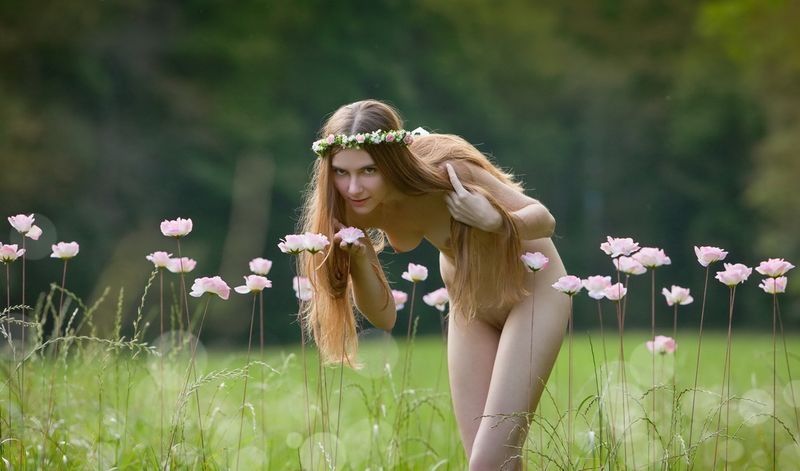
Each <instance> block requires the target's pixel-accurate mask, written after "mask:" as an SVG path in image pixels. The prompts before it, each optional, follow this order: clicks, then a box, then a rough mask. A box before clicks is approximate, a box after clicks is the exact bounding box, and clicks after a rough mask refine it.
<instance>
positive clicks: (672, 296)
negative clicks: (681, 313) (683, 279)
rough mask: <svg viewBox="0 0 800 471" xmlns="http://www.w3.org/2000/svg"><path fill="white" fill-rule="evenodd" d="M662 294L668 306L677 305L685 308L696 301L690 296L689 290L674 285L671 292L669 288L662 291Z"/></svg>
mask: <svg viewBox="0 0 800 471" xmlns="http://www.w3.org/2000/svg"><path fill="white" fill-rule="evenodd" d="M661 294H663V295H664V297H665V298H666V299H667V305H669V306H672V305H675V304H680V305H681V306H685V305H687V304H691V303H692V301H694V298H692V296H691V295H690V294H689V288H681V287H680V286H675V285H672V289H671V290H667V288H662V289H661Z"/></svg>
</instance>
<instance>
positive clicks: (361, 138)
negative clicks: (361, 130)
mask: <svg viewBox="0 0 800 471" xmlns="http://www.w3.org/2000/svg"><path fill="white" fill-rule="evenodd" d="M365 140H366V137H365V136H364V135H363V134H356V142H358V143H359V144H363V143H364V141H365Z"/></svg>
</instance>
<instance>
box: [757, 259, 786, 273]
mask: <svg viewBox="0 0 800 471" xmlns="http://www.w3.org/2000/svg"><path fill="white" fill-rule="evenodd" d="M792 268H794V265H792V264H791V263H789V262H787V261H786V260H784V259H782V258H771V259H769V260H767V261H765V262H761V263H760V264H759V265H758V268H756V271H757V272H759V273H761V274H762V275H764V276H769V277H772V278H777V277H779V276H783V275H785V274H786V272H787V271H789V270H791V269H792Z"/></svg>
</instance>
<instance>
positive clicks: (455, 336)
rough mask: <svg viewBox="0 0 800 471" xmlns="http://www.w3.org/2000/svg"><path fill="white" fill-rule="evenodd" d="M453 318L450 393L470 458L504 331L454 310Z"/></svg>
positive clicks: (449, 333) (448, 341)
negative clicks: (466, 317) (469, 318)
mask: <svg viewBox="0 0 800 471" xmlns="http://www.w3.org/2000/svg"><path fill="white" fill-rule="evenodd" d="M449 319H450V320H449V323H448V329H447V330H448V339H447V363H448V372H449V376H450V394H451V396H452V398H453V409H454V410H455V415H456V421H457V423H458V429H459V432H460V434H461V441H462V443H463V445H464V450H465V452H466V455H467V458H468V459H469V456H470V454H471V453H472V443H473V441H474V440H475V435H476V434H477V433H478V427H479V426H480V424H481V416H483V411H484V407H485V405H486V396H487V394H488V392H489V383H490V381H491V378H492V369H493V367H494V361H495V355H496V353H497V345H498V343H499V341H500V331H499V330H498V329H497V328H495V327H493V326H491V325H489V324H488V323H486V322H484V321H481V320H478V319H475V320H472V321H470V322H467V321H465V320H464V319H462V318H461V316H460V315H459V314H458V313H457V312H455V311H454V310H452V311H450V318H449Z"/></svg>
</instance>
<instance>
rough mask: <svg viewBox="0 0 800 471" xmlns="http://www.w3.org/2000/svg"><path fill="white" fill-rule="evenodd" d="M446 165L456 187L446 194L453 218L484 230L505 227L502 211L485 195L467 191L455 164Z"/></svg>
mask: <svg viewBox="0 0 800 471" xmlns="http://www.w3.org/2000/svg"><path fill="white" fill-rule="evenodd" d="M445 166H446V167H447V174H448V175H449V176H450V183H452V184H453V189H455V191H452V192H450V193H448V194H447V195H445V201H446V202H447V209H448V210H449V211H450V214H451V215H452V216H453V219H455V220H456V221H459V222H463V223H464V224H467V225H468V226H472V227H475V228H478V229H480V230H482V231H486V232H497V231H499V230H500V229H501V228H502V227H503V217H502V216H501V215H500V211H498V210H497V208H495V207H494V206H492V204H491V203H490V202H489V200H488V199H486V197H485V196H483V195H481V194H478V193H470V192H469V191H467V189H466V188H464V185H462V184H461V181H460V180H459V179H458V175H456V171H455V170H454V169H453V166H452V165H450V164H449V163H448V164H445Z"/></svg>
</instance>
